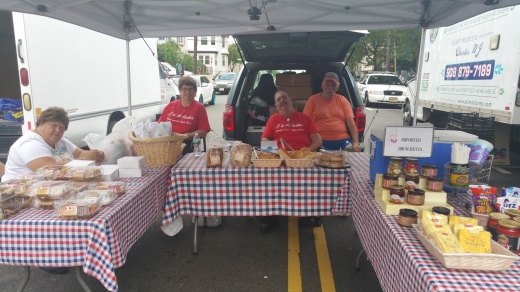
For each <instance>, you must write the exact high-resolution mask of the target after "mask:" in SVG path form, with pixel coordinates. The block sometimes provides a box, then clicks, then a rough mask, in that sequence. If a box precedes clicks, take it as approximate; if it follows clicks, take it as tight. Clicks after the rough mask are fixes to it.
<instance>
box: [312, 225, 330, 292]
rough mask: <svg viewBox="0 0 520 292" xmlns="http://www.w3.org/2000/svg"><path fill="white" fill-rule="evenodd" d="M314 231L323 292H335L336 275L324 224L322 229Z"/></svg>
mask: <svg viewBox="0 0 520 292" xmlns="http://www.w3.org/2000/svg"><path fill="white" fill-rule="evenodd" d="M313 231H314V242H315V244H316V256H317V258H318V268H319V270H320V280H321V291H326V292H335V291H336V286H335V285H334V275H333V274H332V267H331V265H330V258H329V249H328V248H327V240H326V239H325V230H324V229H323V224H322V225H321V226H320V227H314V228H313Z"/></svg>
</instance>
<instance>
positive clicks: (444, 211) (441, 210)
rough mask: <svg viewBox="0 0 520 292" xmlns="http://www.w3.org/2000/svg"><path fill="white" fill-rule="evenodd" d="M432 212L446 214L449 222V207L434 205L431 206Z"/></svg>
mask: <svg viewBox="0 0 520 292" xmlns="http://www.w3.org/2000/svg"><path fill="white" fill-rule="evenodd" d="M432 212H434V213H437V214H441V215H444V216H446V217H447V218H448V223H449V222H450V213H451V210H450V209H448V208H446V207H442V206H435V207H433V208H432Z"/></svg>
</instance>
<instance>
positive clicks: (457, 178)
mask: <svg viewBox="0 0 520 292" xmlns="http://www.w3.org/2000/svg"><path fill="white" fill-rule="evenodd" d="M450 170H451V173H450V185H451V186H452V187H457V188H467V187H468V183H469V165H468V164H456V163H452V164H451V168H450Z"/></svg>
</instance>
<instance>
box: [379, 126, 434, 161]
mask: <svg viewBox="0 0 520 292" xmlns="http://www.w3.org/2000/svg"><path fill="white" fill-rule="evenodd" d="M383 142H384V146H383V156H400V157H430V156H431V155H432V149H433V127H386V129H385V140H384V141H383Z"/></svg>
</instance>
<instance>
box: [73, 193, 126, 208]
mask: <svg viewBox="0 0 520 292" xmlns="http://www.w3.org/2000/svg"><path fill="white" fill-rule="evenodd" d="M116 198H117V194H116V193H114V192H112V191H108V190H104V191H102V190H88V191H83V192H81V193H78V194H77V195H76V199H78V200H85V201H90V202H92V203H93V204H94V203H95V204H98V205H100V206H105V205H108V204H110V203H112V202H113V201H114V200H115V199H116Z"/></svg>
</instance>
